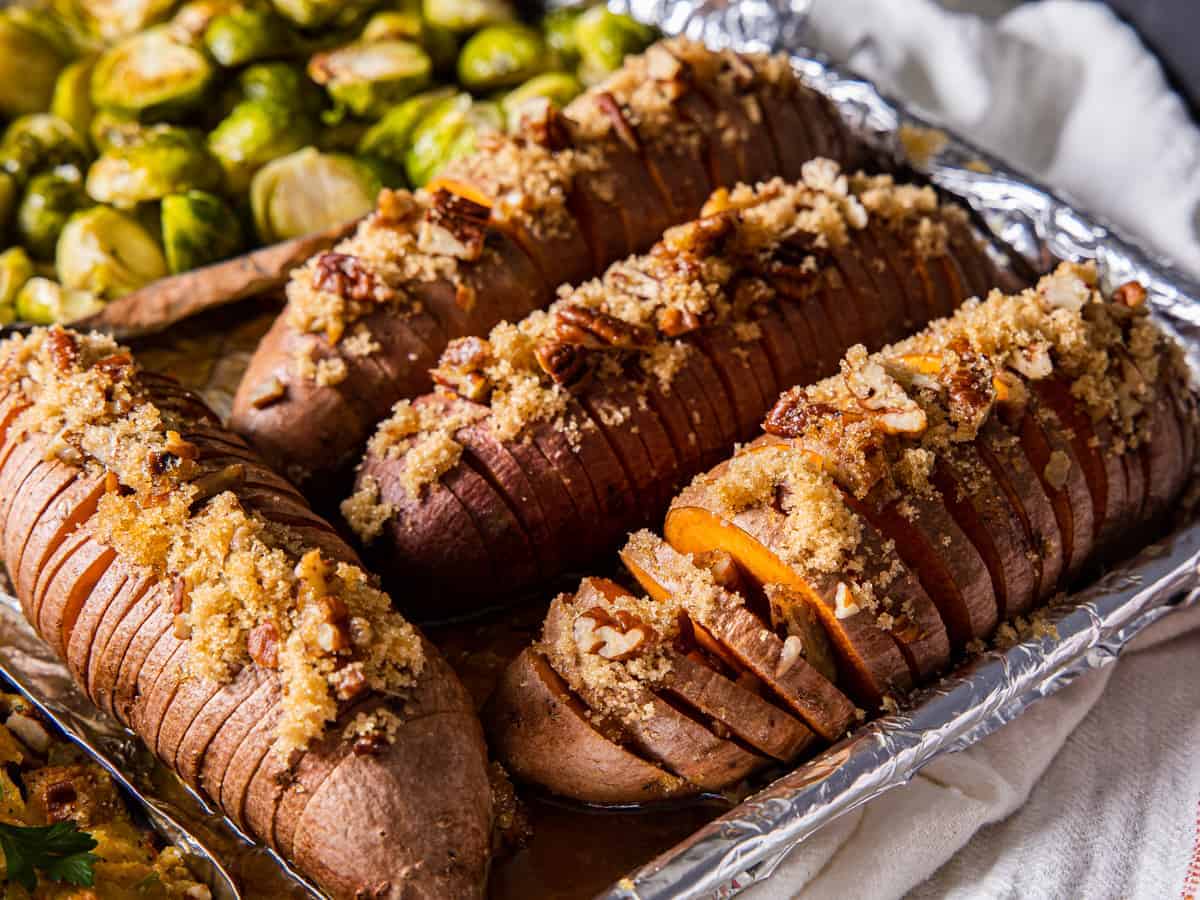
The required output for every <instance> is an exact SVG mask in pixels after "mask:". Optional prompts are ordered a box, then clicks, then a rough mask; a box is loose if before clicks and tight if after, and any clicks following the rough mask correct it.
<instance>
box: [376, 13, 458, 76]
mask: <svg viewBox="0 0 1200 900" xmlns="http://www.w3.org/2000/svg"><path fill="white" fill-rule="evenodd" d="M359 39H360V40H362V41H364V42H365V43H374V42H376V41H415V42H417V43H418V44H420V45H421V46H422V47H423V48H424V49H425V52H426V53H428V54H429V58H430V60H431V61H432V62H433V68H434V69H435V70H437V71H439V72H441V71H445V70H446V69H448V68H450V67H451V66H453V65H454V60H455V59H456V58H457V56H458V37H457V36H456V35H455V34H454V32H453V31H451V30H450V29H449V28H442V27H440V26H438V25H431V24H430V23H428V22H426V21H425V20H424V19H423V18H422V17H421V11H420V9H419V8H416V7H413V8H409V9H385V10H383V11H381V12H377V13H375V15H373V16H371V18H370V20H369V21H368V22H367V26H366V27H365V28H364V29H363V32H362V35H361V37H360V38H359Z"/></svg>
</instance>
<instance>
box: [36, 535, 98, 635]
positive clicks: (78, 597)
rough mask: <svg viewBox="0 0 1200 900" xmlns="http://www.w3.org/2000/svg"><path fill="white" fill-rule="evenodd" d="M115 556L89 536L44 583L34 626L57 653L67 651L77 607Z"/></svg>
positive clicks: (78, 608) (86, 597)
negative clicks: (44, 591) (54, 574)
mask: <svg viewBox="0 0 1200 900" xmlns="http://www.w3.org/2000/svg"><path fill="white" fill-rule="evenodd" d="M115 558H116V552H115V551H114V550H113V549H112V548H111V547H107V546H105V545H104V544H101V543H99V542H97V541H95V540H88V541H86V542H85V543H84V544H83V546H82V547H80V548H79V549H78V550H77V551H75V553H73V554H72V555H71V558H70V559H68V560H67V561H66V563H64V564H63V566H62V568H61V569H59V571H58V574H57V575H56V576H55V577H54V580H53V581H51V582H50V584H49V585H48V586H47V588H46V599H45V600H44V601H43V602H42V606H41V609H39V610H38V623H37V629H38V633H39V634H42V635H44V636H45V640H46V642H47V643H48V644H49V645H50V648H51V649H52V650H53V651H54V652H55V653H56V654H57V655H58V656H60V657H61V656H65V655H66V649H67V647H66V642H67V638H68V637H69V635H70V629H71V626H73V625H74V623H75V619H76V617H77V616H78V615H79V610H80V609H81V608H82V606H83V604H84V603H85V602H86V601H87V599H88V596H89V595H90V594H91V592H92V591H93V590H94V589H95V588H96V586H97V583H98V582H99V581H100V579H101V578H102V577H103V576H104V573H105V572H106V571H107V570H108V568H109V567H110V566H111V565H112V563H113V560H114V559H115Z"/></svg>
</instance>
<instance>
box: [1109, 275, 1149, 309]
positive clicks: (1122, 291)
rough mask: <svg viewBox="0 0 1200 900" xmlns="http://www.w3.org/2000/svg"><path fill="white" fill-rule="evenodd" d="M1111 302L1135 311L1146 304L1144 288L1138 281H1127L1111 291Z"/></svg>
mask: <svg viewBox="0 0 1200 900" xmlns="http://www.w3.org/2000/svg"><path fill="white" fill-rule="evenodd" d="M1112 298H1113V302H1114V303H1120V304H1121V305H1122V306H1128V307H1129V308H1130V309H1137V308H1138V307H1140V306H1141V305H1142V304H1143V303H1145V302H1146V288H1145V287H1143V286H1142V283H1141V282H1140V281H1127V282H1125V283H1124V284H1123V285H1121V286H1120V287H1119V288H1117V289H1116V290H1115V291H1113V295H1112Z"/></svg>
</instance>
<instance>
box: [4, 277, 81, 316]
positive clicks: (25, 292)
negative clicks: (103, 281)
mask: <svg viewBox="0 0 1200 900" xmlns="http://www.w3.org/2000/svg"><path fill="white" fill-rule="evenodd" d="M13 307H14V309H13V312H14V313H15V314H16V317H17V318H18V319H20V320H21V321H22V322H32V323H33V324H34V325H50V324H52V323H54V322H74V321H75V320H77V319H82V318H83V317H84V316H90V315H92V314H93V313H98V312H99V311H100V310H102V309H104V302H103V301H102V300H100V298H99V297H97V296H96V295H95V294H93V293H91V292H90V291H85V290H77V289H74V288H68V287H64V286H63V285H61V284H59V283H58V282H57V281H53V280H52V279H49V278H42V277H40V276H39V277H35V278H30V279H29V280H28V281H27V282H25V284H24V285H23V286H22V287H21V290H20V291H19V292H18V293H17V299H16V302H15V303H14V304H13Z"/></svg>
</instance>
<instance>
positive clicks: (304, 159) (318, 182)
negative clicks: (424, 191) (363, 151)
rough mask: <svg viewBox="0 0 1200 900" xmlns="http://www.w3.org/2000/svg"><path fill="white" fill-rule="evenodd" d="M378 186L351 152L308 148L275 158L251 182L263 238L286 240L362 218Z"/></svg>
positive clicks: (372, 203) (371, 205)
mask: <svg viewBox="0 0 1200 900" xmlns="http://www.w3.org/2000/svg"><path fill="white" fill-rule="evenodd" d="M379 188H380V184H379V181H378V179H377V177H376V175H375V173H374V172H373V171H372V170H371V168H370V167H369V166H366V165H364V164H363V163H362V162H360V161H359V160H356V159H354V158H353V157H350V156H342V155H340V154H336V153H321V152H319V151H317V150H314V149H313V148H312V147H307V148H305V149H304V150H301V151H299V152H298V153H293V154H291V155H290V156H285V157H283V159H277V160H275V161H274V162H273V163H270V164H268V165H266V166H264V167H263V169H262V170H261V171H260V172H259V173H258V174H257V175H255V176H254V181H253V183H252V184H251V185H250V205H251V209H252V210H253V213H254V226H255V228H256V230H257V231H258V237H259V240H261V241H262V242H263V243H264V244H269V243H273V242H275V241H286V240H288V239H290V238H295V237H301V236H303V235H306V234H311V233H313V232H315V231H322V230H324V229H326V228H332V227H334V226H335V225H340V224H342V223H343V222H349V221H352V220H354V219H357V218H359V217H360V216H364V215H366V214H367V213H369V212H370V211H371V210H372V209H373V208H374V206H375V198H376V196H377V195H378V193H379Z"/></svg>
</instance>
